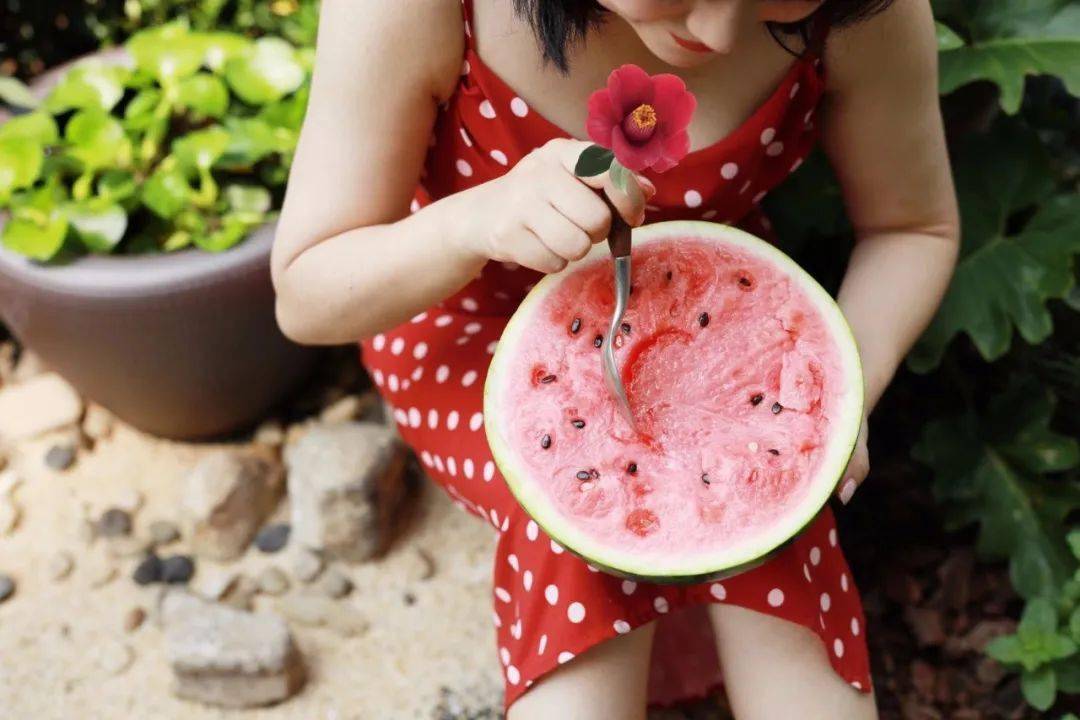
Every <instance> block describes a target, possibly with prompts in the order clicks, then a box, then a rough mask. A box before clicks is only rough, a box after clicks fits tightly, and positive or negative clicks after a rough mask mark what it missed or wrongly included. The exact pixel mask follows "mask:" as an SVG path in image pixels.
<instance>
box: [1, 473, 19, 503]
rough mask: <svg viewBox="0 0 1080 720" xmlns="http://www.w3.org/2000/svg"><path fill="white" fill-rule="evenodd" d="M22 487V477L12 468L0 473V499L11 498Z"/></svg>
mask: <svg viewBox="0 0 1080 720" xmlns="http://www.w3.org/2000/svg"><path fill="white" fill-rule="evenodd" d="M20 485H22V477H21V476H20V475H19V474H18V473H17V472H15V470H14V469H13V468H8V469H7V470H4V471H3V472H0V498H2V497H11V496H12V495H14V494H15V491H16V490H17V489H18V488H19V486H20Z"/></svg>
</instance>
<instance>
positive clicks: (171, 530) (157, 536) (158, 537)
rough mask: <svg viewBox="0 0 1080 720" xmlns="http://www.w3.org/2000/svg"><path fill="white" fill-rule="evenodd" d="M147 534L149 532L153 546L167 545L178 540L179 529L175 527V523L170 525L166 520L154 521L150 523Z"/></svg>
mask: <svg viewBox="0 0 1080 720" xmlns="http://www.w3.org/2000/svg"><path fill="white" fill-rule="evenodd" d="M147 532H149V534H150V541H151V542H152V543H153V544H154V545H168V544H169V543H171V542H176V541H177V540H179V539H180V528H178V527H176V523H171V522H169V521H168V520H155V521H154V522H152V523H150V527H149V528H147Z"/></svg>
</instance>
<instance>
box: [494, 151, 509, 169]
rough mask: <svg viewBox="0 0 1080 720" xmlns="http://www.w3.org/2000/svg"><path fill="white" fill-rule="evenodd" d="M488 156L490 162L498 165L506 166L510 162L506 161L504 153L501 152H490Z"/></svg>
mask: <svg viewBox="0 0 1080 720" xmlns="http://www.w3.org/2000/svg"><path fill="white" fill-rule="evenodd" d="M489 155H491V159H492V160H494V161H495V162H497V163H499V164H500V165H506V164H508V163H509V162H510V161H509V160H507V159H506V153H504V152H503V151H502V150H492V151H491V152H490V153H489Z"/></svg>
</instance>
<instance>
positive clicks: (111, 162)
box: [64, 109, 131, 170]
mask: <svg viewBox="0 0 1080 720" xmlns="http://www.w3.org/2000/svg"><path fill="white" fill-rule="evenodd" d="M64 140H66V141H67V143H68V149H67V152H68V154H69V155H70V156H71V157H74V158H76V159H77V160H78V161H79V162H81V163H82V164H83V166H84V168H87V169H90V170H95V169H98V168H104V167H108V166H126V165H127V164H128V163H130V162H131V141H130V140H129V139H128V137H127V135H126V134H125V133H124V127H123V126H122V125H121V124H120V121H119V120H117V119H116V118H114V117H112V116H111V115H109V114H108V113H107V112H105V111H104V110H98V109H90V110H82V111H80V112H78V113H76V114H75V115H73V116H72V118H71V120H69V121H68V124H67V126H66V127H65V128H64Z"/></svg>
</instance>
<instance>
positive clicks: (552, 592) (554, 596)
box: [544, 585, 559, 605]
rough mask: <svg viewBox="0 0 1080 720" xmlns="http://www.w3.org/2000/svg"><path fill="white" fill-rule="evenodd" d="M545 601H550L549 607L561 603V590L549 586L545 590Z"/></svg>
mask: <svg viewBox="0 0 1080 720" xmlns="http://www.w3.org/2000/svg"><path fill="white" fill-rule="evenodd" d="M544 599H545V600H547V601H548V605H554V604H555V603H557V602H559V588H557V587H555V586H554V585H548V586H547V587H546V588H544Z"/></svg>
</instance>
